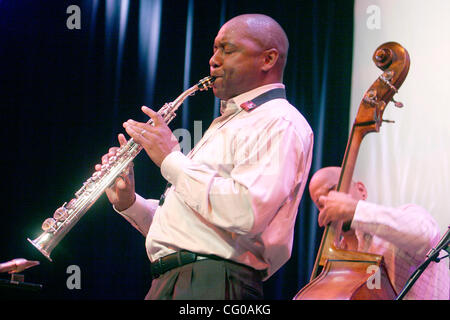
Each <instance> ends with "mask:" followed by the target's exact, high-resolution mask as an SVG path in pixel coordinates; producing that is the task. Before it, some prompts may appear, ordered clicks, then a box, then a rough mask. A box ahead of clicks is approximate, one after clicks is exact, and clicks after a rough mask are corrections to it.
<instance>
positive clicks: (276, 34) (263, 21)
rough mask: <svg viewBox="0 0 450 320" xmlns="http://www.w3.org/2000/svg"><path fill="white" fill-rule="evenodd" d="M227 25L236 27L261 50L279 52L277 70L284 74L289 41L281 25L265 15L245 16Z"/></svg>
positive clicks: (236, 18) (233, 19)
mask: <svg viewBox="0 0 450 320" xmlns="http://www.w3.org/2000/svg"><path fill="white" fill-rule="evenodd" d="M225 25H229V26H234V27H237V28H239V29H240V30H241V31H243V32H244V34H245V36H246V37H248V38H249V39H251V40H253V41H254V42H255V43H257V44H258V45H259V46H260V47H261V50H268V49H276V50H277V51H278V55H279V56H278V61H277V64H276V67H277V69H278V70H279V71H280V72H281V73H282V72H283V70H284V67H285V66H286V60H287V53H288V49H289V40H288V38H287V35H286V33H285V32H284V30H283V28H282V27H281V26H280V24H279V23H278V22H277V21H275V20H274V19H273V18H271V17H269V16H266V15H264V14H243V15H240V16H236V17H234V18H232V19H230V20H229V21H228V22H226V23H225Z"/></svg>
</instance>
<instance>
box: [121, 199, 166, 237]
mask: <svg viewBox="0 0 450 320" xmlns="http://www.w3.org/2000/svg"><path fill="white" fill-rule="evenodd" d="M158 202H159V201H158V200H155V199H144V198H142V197H141V196H140V195H138V194H136V201H135V202H134V203H133V205H132V206H131V207H129V208H128V209H126V210H123V211H118V210H116V208H114V206H113V208H114V210H115V211H116V212H117V213H119V214H120V215H121V216H122V217H124V218H125V219H126V220H127V221H128V222H129V223H131V225H132V226H133V227H135V228H136V229H137V230H138V231H139V232H140V233H142V234H143V235H144V236H147V233H148V229H149V228H150V225H151V223H152V221H153V216H154V214H155V211H156V209H157V208H158Z"/></svg>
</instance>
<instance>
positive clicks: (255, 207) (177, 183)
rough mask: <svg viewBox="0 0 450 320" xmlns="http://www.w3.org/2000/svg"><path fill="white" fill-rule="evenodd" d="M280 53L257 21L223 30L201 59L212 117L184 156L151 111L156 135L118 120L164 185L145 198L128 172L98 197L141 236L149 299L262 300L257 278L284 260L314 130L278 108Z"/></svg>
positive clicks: (278, 40)
mask: <svg viewBox="0 0 450 320" xmlns="http://www.w3.org/2000/svg"><path fill="white" fill-rule="evenodd" d="M288 46H289V44H288V39H287V36H286V34H285V32H284V30H283V29H282V28H281V26H280V25H279V24H278V23H277V22H276V21H275V20H273V19H272V18H270V17H268V16H265V15H259V14H246V15H241V16H237V17H235V18H233V19H231V20H230V21H228V22H227V23H225V24H224V25H223V26H222V28H221V29H220V30H219V32H218V34H217V36H216V38H215V41H214V47H213V48H214V49H213V55H212V57H211V59H210V61H209V64H210V73H211V76H214V77H215V78H216V80H215V82H214V84H213V91H214V94H215V96H216V97H218V98H219V99H221V115H220V116H219V117H218V118H216V119H215V120H214V121H213V122H212V124H211V126H210V127H209V129H208V130H207V132H206V133H205V135H204V136H203V138H202V139H201V140H200V141H199V142H198V144H197V145H196V146H195V148H194V149H193V150H192V151H191V152H190V153H189V154H188V155H184V154H183V153H181V152H180V151H179V150H180V147H179V145H178V142H177V140H176V139H175V137H174V135H173V134H172V132H171V130H170V129H169V128H168V127H167V125H166V124H165V122H164V121H163V119H162V118H161V116H160V115H158V114H157V113H156V112H154V111H152V110H151V109H149V108H147V107H143V108H142V111H143V112H144V113H145V114H147V115H148V116H149V117H151V119H152V120H153V122H154V126H152V125H148V124H145V123H140V122H137V121H134V120H128V121H127V122H125V123H124V125H123V126H124V128H125V130H126V132H127V133H128V134H129V135H130V136H131V137H132V138H133V139H134V140H135V141H136V142H137V143H139V144H140V145H142V146H143V148H144V149H145V151H146V152H147V154H148V156H149V157H150V159H151V160H152V161H153V162H154V163H155V164H156V165H157V166H158V167H160V168H161V174H162V175H163V177H164V178H165V179H166V180H167V181H168V182H169V186H170V187H169V188H168V189H167V190H166V192H165V194H164V196H163V197H162V199H164V201H158V200H146V199H143V198H142V197H141V196H139V195H138V194H136V193H135V185H134V173H133V169H132V168H130V170H129V173H128V175H123V176H121V177H120V178H118V179H117V180H116V183H115V185H114V186H113V187H111V188H110V189H108V190H107V196H108V198H109V200H110V202H111V203H112V204H113V206H114V208H115V210H116V211H117V212H119V213H120V214H121V215H122V216H123V217H125V219H127V220H128V221H129V222H130V223H131V224H132V225H133V226H134V227H136V228H137V229H138V230H139V231H140V232H141V233H142V234H143V235H144V236H146V250H147V253H148V256H149V258H150V260H151V262H152V264H151V269H152V278H153V281H152V285H151V288H150V291H149V292H148V294H147V296H146V298H147V299H261V298H263V290H262V281H264V280H266V279H268V278H269V277H270V276H271V275H272V274H273V273H274V272H275V271H277V270H278V269H279V268H280V267H281V266H282V265H283V264H284V263H285V262H286V261H287V260H288V259H289V257H290V255H291V250H292V240H293V230H294V224H295V219H296V215H297V209H298V206H299V203H300V199H301V197H302V194H303V191H304V188H305V184H306V181H307V178H308V173H309V169H310V164H311V157H312V147H313V133H312V130H311V128H310V126H309V124H308V123H307V121H306V120H305V119H304V117H303V116H302V115H301V114H300V113H299V112H298V111H297V109H296V108H295V107H293V106H292V105H290V104H289V102H288V101H287V100H286V96H285V88H284V85H283V84H282V81H283V71H284V67H285V65H286V59H287V51H288ZM118 139H119V143H120V144H121V145H123V144H125V143H126V138H125V136H124V135H123V134H119V137H118ZM116 150H117V148H111V149H110V151H109V153H108V154H106V155H104V156H103V158H102V162H103V163H106V162H107V161H108V159H109V157H111V156H114V154H115V152H116ZM100 166H101V165H97V166H96V169H97V170H99V169H100Z"/></svg>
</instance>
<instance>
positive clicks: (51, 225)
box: [42, 218, 56, 232]
mask: <svg viewBox="0 0 450 320" xmlns="http://www.w3.org/2000/svg"><path fill="white" fill-rule="evenodd" d="M55 227H56V220H55V219H53V218H47V219H45V220H44V222H43V223H42V230H44V231H45V232H55V231H56V229H55Z"/></svg>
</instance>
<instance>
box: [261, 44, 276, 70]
mask: <svg viewBox="0 0 450 320" xmlns="http://www.w3.org/2000/svg"><path fill="white" fill-rule="evenodd" d="M278 57H279V53H278V50H277V49H275V48H272V49H267V50H265V51H264V52H263V59H264V61H263V66H262V71H264V72H267V71H269V70H270V69H272V68H273V66H274V65H275V64H276V63H277V61H278Z"/></svg>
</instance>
